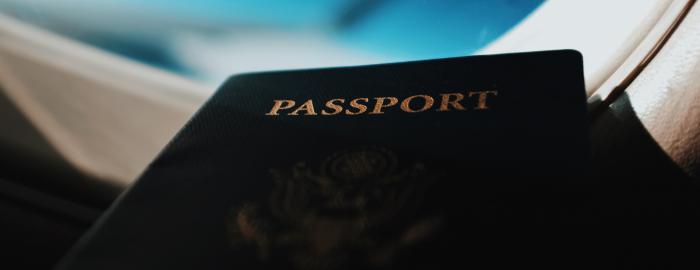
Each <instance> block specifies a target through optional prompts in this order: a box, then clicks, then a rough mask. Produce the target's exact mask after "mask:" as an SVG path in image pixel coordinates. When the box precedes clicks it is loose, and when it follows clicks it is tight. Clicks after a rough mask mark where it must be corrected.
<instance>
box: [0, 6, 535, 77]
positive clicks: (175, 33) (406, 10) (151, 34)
mask: <svg viewBox="0 0 700 270" xmlns="http://www.w3.org/2000/svg"><path fill="white" fill-rule="evenodd" d="M0 3H1V4H0V7H2V10H3V12H4V13H6V14H10V15H12V16H13V17H15V18H18V19H20V20H23V21H26V22H29V23H31V24H33V25H36V26H40V27H42V28H45V29H49V30H51V31H53V32H55V33H59V34H61V35H63V36H66V37H70V38H73V39H76V40H79V41H81V42H85V43H87V44H90V45H93V46H96V47H99V48H102V49H104V50H107V51H110V52H113V53H116V54H119V55H122V56H125V57H128V58H130V59H133V60H136V61H139V62H143V63H147V64H149V65H153V66H156V67H159V68H163V69H166V70H169V71H172V72H175V73H178V74H181V75H183V76H187V77H191V78H193V79H195V80H199V81H203V82H206V83H211V84H213V85H216V84H218V83H220V82H221V81H222V80H223V79H224V78H225V77H227V76H229V75H231V74H234V73H240V72H247V71H257V70H270V69H288V68H307V67H323V66H339V65H358V64H372V63H382V62H395V61H407V60H417V59H430V58H439V57H454V56H464V55H469V54H472V53H474V52H476V51H477V50H479V49H481V48H483V47H484V46H486V45H487V44H489V43H491V42H492V41H493V40H495V39H496V38H498V37H500V36H501V35H503V34H504V33H505V32H506V31H508V30H509V29H510V28H512V27H513V26H514V25H516V24H517V23H518V22H520V21H521V20H523V19H524V18H525V17H526V16H527V15H529V14H530V13H531V12H532V11H533V10H535V9H536V8H537V7H538V6H539V5H540V4H541V3H542V1H541V0H525V1H516V0H491V1H463V0H446V1H425V0H408V1H402V0H312V1H279V0H236V1H230V0H199V1H169V0H146V1H144V0H103V1H80V0H2V1H0Z"/></svg>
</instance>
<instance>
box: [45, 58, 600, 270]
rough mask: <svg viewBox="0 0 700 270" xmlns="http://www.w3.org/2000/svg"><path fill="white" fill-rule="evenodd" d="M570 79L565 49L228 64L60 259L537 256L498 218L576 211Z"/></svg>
mask: <svg viewBox="0 0 700 270" xmlns="http://www.w3.org/2000/svg"><path fill="white" fill-rule="evenodd" d="M583 84H584V83H583V74H582V63H581V56H580V54H578V53H577V52H575V51H549V52H538V53H525V54H509V55H496V56H475V57H462V58H451V59H440V60H430V61H419V62H408V63H398V64H386V65H374V66H363V67H348V68H332V69H317V70H300V71H287V72H270V73H257V74H247V75H241V76H235V77H232V78H231V79H230V80H228V81H227V82H226V83H225V84H224V85H223V86H222V87H221V88H220V90H219V91H218V92H217V93H216V94H215V95H214V96H213V97H212V98H211V99H210V100H209V101H208V102H207V103H206V104H205V106H204V107H203V108H202V109H201V110H200V111H199V112H198V113H197V114H196V115H195V116H194V118H193V119H192V120H191V121H190V122H189V123H188V124H187V125H186V126H185V128H184V129H182V130H181V131H180V133H179V134H178V135H177V136H176V137H175V139H174V140H173V141H172V142H171V143H170V144H169V145H168V146H167V147H166V149H165V150H163V152H161V154H160V156H159V157H158V158H157V159H156V160H155V161H154V162H153V163H152V164H151V165H150V166H149V168H148V169H147V170H146V172H145V173H144V174H143V175H142V176H141V178H140V179H139V180H138V181H137V183H136V184H135V185H134V186H133V187H132V188H131V189H130V190H128V191H127V192H126V193H125V194H124V195H123V196H122V197H121V198H120V200H119V201H118V202H117V203H116V204H115V205H114V206H113V207H112V209H111V210H110V211H109V212H108V213H107V214H106V215H105V216H104V217H103V218H102V220H101V221H100V222H99V223H98V224H97V225H96V226H95V228H93V230H92V231H91V232H90V233H89V234H88V235H87V236H86V237H85V238H84V239H83V241H82V242H81V243H80V245H79V246H78V247H76V249H75V250H74V252H73V253H72V254H71V256H69V257H68V258H67V259H66V260H65V261H64V263H63V264H62V265H61V267H59V268H60V269H71V270H77V269H364V268H369V269H375V268H378V269H383V268H405V267H409V266H410V267H411V268H412V269H414V268H415V267H421V266H425V267H439V266H445V267H446V266H447V265H449V264H450V263H454V262H463V261H465V260H468V261H469V262H471V263H475V262H477V261H482V262H487V263H488V262H489V260H491V259H493V258H496V257H498V256H501V255H502V254H510V255H509V257H508V258H511V259H512V260H514V261H510V263H513V264H518V263H522V262H523V260H538V258H539V257H538V256H531V255H534V254H536V253H537V252H535V251H532V247H530V246H529V243H530V242H528V241H521V240H523V239H519V238H525V239H527V238H529V237H532V232H528V233H522V232H520V231H519V229H515V228H523V226H525V227H527V226H526V225H527V224H538V223H547V222H571V221H576V219H577V218H578V217H577V213H576V211H577V210H576V207H575V205H577V203H578V200H579V199H580V198H578V197H577V196H576V195H575V194H576V191H577V185H576V184H575V182H576V181H577V180H576V179H578V178H579V177H581V176H583V175H585V174H586V169H587V168H586V167H587V164H588V163H587V159H588V138H587V134H588V132H587V117H586V112H585V110H586V104H585V90H584V85H583ZM364 98H366V99H364ZM309 100H311V101H309ZM292 101H293V102H294V105H292ZM377 104H379V105H377ZM363 105H364V106H365V107H366V109H364V110H363V108H364V107H363ZM489 224H495V225H493V226H492V225H489ZM514 224H517V225H515V226H513V225H514ZM494 226H495V227H499V228H500V227H502V226H505V227H511V228H510V229H504V230H494V229H493V228H494ZM514 229H515V230H514ZM516 239H519V240H517V241H516ZM465 256H466V257H465ZM512 256H516V257H512ZM517 256H520V257H517ZM539 256H542V254H540V255H539ZM546 256H547V257H550V256H552V254H551V253H546ZM516 258H517V259H516ZM539 259H541V258H539ZM509 260H510V259H509ZM509 260H505V261H504V260H497V261H493V262H492V263H490V264H491V266H493V265H496V264H497V263H505V262H507V261H509ZM516 262H517V263H516Z"/></svg>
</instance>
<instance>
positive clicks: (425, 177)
mask: <svg viewBox="0 0 700 270" xmlns="http://www.w3.org/2000/svg"><path fill="white" fill-rule="evenodd" d="M400 165H401V164H399V163H398V159H397V157H396V155H395V154H393V153H392V152H391V151H389V150H387V149H385V148H378V147H364V148H360V149H355V150H350V151H344V152H339V153H336V154H333V155H331V156H329V157H328V158H326V159H325V160H324V161H322V162H321V163H320V166H316V167H317V168H318V169H314V168H313V167H311V166H309V165H308V164H307V163H305V162H299V163H297V164H295V165H293V166H292V167H291V168H289V169H287V170H276V169H273V170H271V174H272V176H273V179H274V188H273V190H272V191H271V192H270V195H269V197H268V200H267V201H251V202H245V203H243V204H242V205H238V206H236V207H234V211H233V214H232V215H231V217H230V219H229V221H228V224H229V230H230V233H231V240H232V242H233V243H234V245H235V246H237V247H239V248H242V247H251V246H253V247H255V248H256V250H257V254H258V256H259V258H260V260H263V261H272V260H274V261H275V262H279V261H280V260H286V261H287V262H288V263H289V264H291V265H294V266H295V267H296V268H298V269H350V268H357V267H363V268H383V267H385V266H389V265H390V264H391V261H392V259H393V258H394V257H395V256H396V255H398V254H399V253H400V252H401V251H402V250H403V249H405V248H409V247H411V246H414V245H416V244H418V243H420V242H422V241H424V240H426V239H428V238H429V237H430V236H431V235H432V234H434V233H435V232H436V231H437V230H438V228H439V227H440V224H441V223H442V222H443V220H442V219H441V218H439V217H435V216H422V215H417V214H416V209H418V207H420V206H421V205H422V201H423V199H424V198H423V190H424V188H425V187H426V186H427V185H429V184H430V183H431V182H432V181H433V180H434V178H435V177H434V176H432V175H429V174H428V173H427V170H426V168H425V166H424V165H422V164H420V163H414V164H409V165H408V166H400Z"/></svg>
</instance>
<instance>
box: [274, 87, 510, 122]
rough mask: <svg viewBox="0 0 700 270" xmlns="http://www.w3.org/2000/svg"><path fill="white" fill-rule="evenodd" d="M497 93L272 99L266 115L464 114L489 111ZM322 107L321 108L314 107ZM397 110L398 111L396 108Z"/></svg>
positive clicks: (472, 92)
mask: <svg viewBox="0 0 700 270" xmlns="http://www.w3.org/2000/svg"><path fill="white" fill-rule="evenodd" d="M497 96H498V91H495V90H489V91H469V92H466V93H440V94H438V95H436V96H431V95H412V96H408V97H405V98H403V99H401V100H400V101H399V98H397V97H390V96H389V97H374V98H371V99H370V98H366V97H358V98H353V99H344V98H335V99H330V100H328V101H325V102H316V103H314V100H313V99H307V100H306V101H304V102H302V103H299V102H297V101H296V100H293V99H275V100H273V101H272V108H271V109H270V111H269V112H267V113H266V114H265V115H268V116H280V115H289V116H299V115H304V116H317V115H327V116H328V115H338V114H346V115H359V114H384V113H385V112H387V111H395V112H406V113H420V112H426V111H431V110H432V111H437V112H447V111H453V110H454V111H466V110H468V109H472V110H488V109H491V106H490V105H491V101H492V99H494V98H496V97H497ZM317 104H323V105H322V106H323V107H316V106H318V105H317ZM397 107H398V109H397Z"/></svg>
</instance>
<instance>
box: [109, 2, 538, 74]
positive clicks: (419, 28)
mask: <svg viewBox="0 0 700 270" xmlns="http://www.w3.org/2000/svg"><path fill="white" fill-rule="evenodd" d="M108 1H114V0H108ZM121 1H127V2H129V3H130V4H133V5H134V6H136V7H139V8H142V9H146V10H148V9H151V10H152V9H158V10H161V11H165V12H167V13H170V14H173V15H177V16H179V17H181V18H186V19H189V20H203V21H215V22H220V23H221V24H250V25H263V26H265V27H275V28H280V29H287V30H289V31H294V30H298V29H308V28H315V29H320V30H323V31H326V32H327V34H328V35H329V36H330V37H331V38H332V39H334V40H336V41H338V42H339V43H340V45H342V46H344V47H349V48H353V49H357V50H363V51H367V52H368V53H371V54H374V55H379V56H382V57H383V58H385V59H392V60H396V61H400V60H416V59H429V58H438V57H450V56H463V55H469V54H472V53H474V52H475V51H477V50H479V49H480V48H483V47H484V46H485V45H487V44H489V43H490V42H492V41H493V40H495V39H497V38H498V37H500V36H501V35H503V34H504V33H505V32H506V31H508V30H509V29H510V28H512V27H513V26H515V25H516V24H518V23H519V22H520V21H521V20H523V19H524V18H525V17H526V16H527V15H528V14H530V13H531V12H532V11H533V10H535V9H536V8H537V7H538V6H539V5H540V4H541V3H542V2H543V0H480V1H477V0H440V1H428V0H291V1H286V0H197V1H178V0H121Z"/></svg>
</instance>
